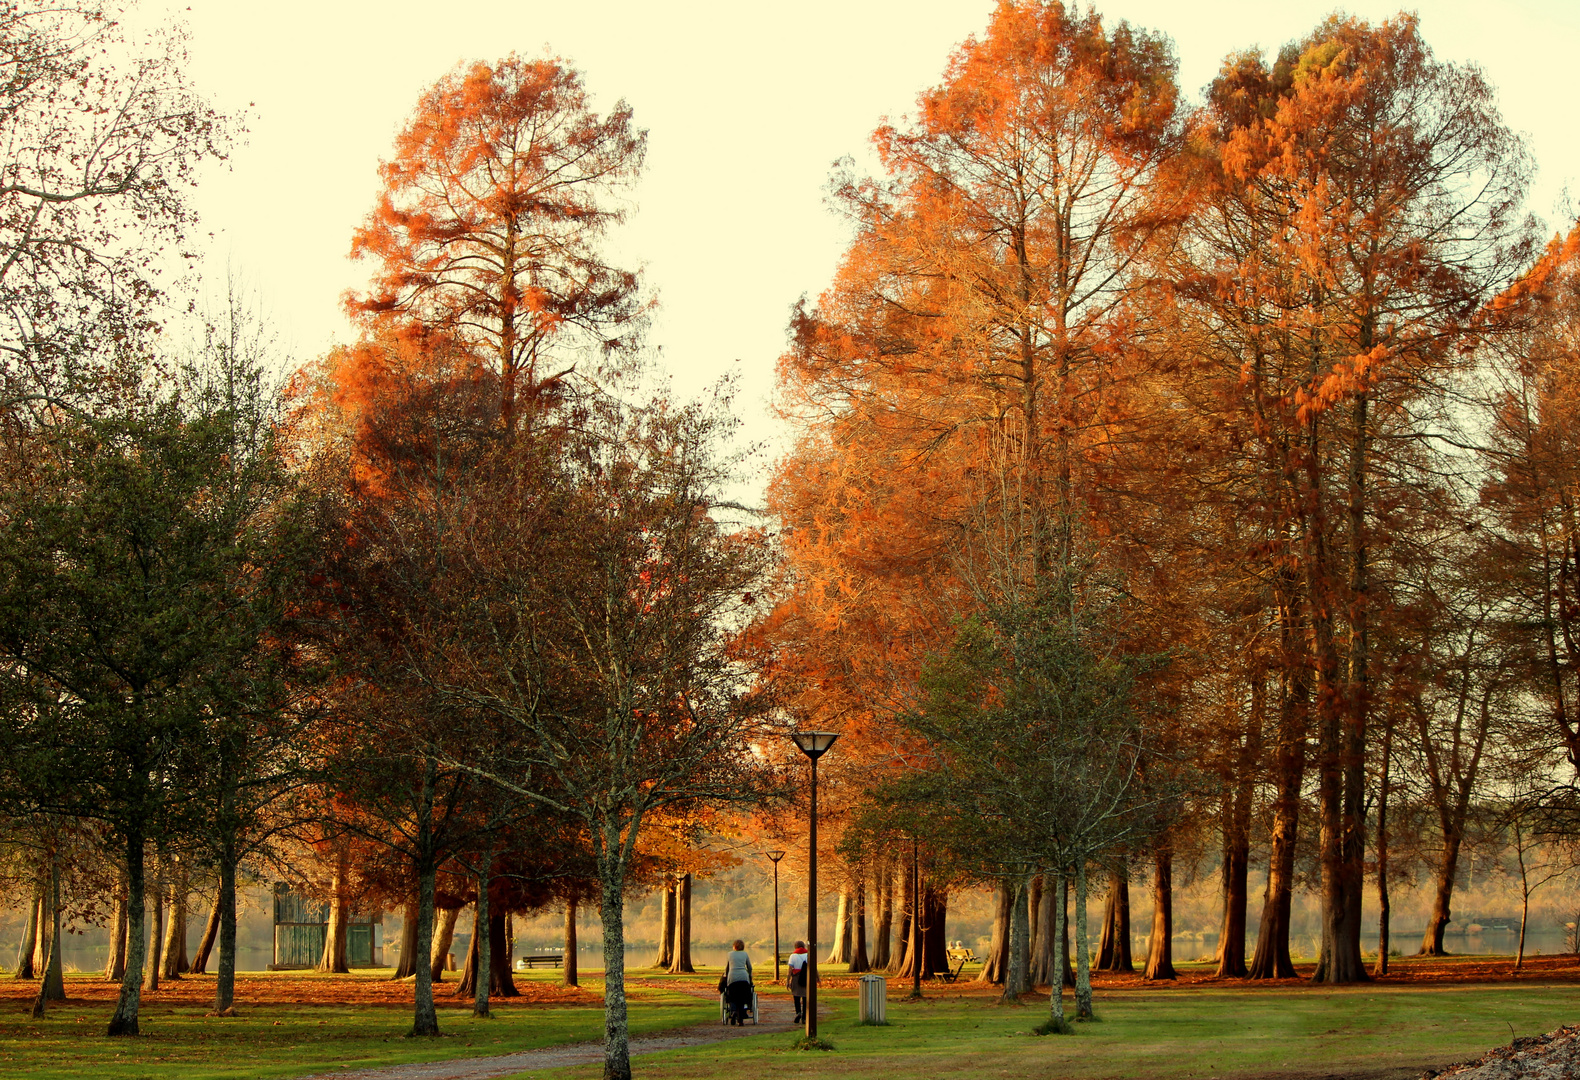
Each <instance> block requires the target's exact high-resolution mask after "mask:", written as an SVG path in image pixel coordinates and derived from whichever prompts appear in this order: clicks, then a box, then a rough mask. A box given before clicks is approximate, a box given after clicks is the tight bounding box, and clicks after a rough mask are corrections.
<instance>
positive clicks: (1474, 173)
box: [1172, 16, 1529, 982]
mask: <svg viewBox="0 0 1580 1080" xmlns="http://www.w3.org/2000/svg"><path fill="white" fill-rule="evenodd" d="M1198 131H1199V133H1200V138H1199V140H1198V143H1197V147H1198V149H1199V150H1200V153H1199V154H1198V155H1196V156H1194V157H1193V158H1192V164H1193V165H1194V164H1204V165H1205V172H1204V180H1203V187H1202V188H1201V189H1200V191H1201V202H1200V204H1199V209H1198V210H1197V211H1196V214H1195V216H1194V218H1193V221H1194V224H1193V226H1192V232H1191V236H1190V238H1189V239H1188V240H1187V241H1186V242H1184V243H1182V244H1181V245H1180V246H1178V247H1177V248H1175V249H1174V252H1173V253H1174V254H1177V255H1178V256H1179V257H1180V258H1181V259H1183V260H1184V262H1185V263H1186V264H1188V266H1186V267H1181V268H1179V269H1177V270H1176V271H1175V272H1173V274H1172V280H1173V281H1175V282H1176V283H1177V289H1178V291H1177V292H1176V293H1175V294H1174V295H1175V296H1176V297H1178V298H1180V299H1181V300H1182V301H1183V302H1184V303H1185V304H1186V306H1187V308H1188V312H1189V313H1194V314H1195V315H1199V316H1200V322H1199V323H1198V324H1197V325H1198V327H1199V329H1201V330H1203V331H1206V333H1205V335H1203V336H1200V337H1197V338H1194V340H1197V341H1199V342H1201V343H1202V346H1203V347H1202V348H1200V349H1199V351H1198V350H1197V349H1196V347H1195V346H1192V345H1191V344H1190V343H1189V340H1182V341H1181V342H1180V343H1181V345H1182V346H1184V348H1183V349H1182V352H1184V353H1185V354H1186V355H1190V354H1191V353H1192V352H1194V354H1195V355H1196V356H1199V357H1203V358H1207V357H1216V359H1215V360H1211V361H1210V362H1211V363H1215V364H1219V365H1221V370H1222V372H1223V375H1224V377H1225V378H1226V379H1227V380H1230V381H1231V382H1230V385H1233V386H1234V387H1236V388H1237V390H1236V391H1235V392H1236V393H1237V394H1238V397H1239V404H1238V405H1237V406H1233V407H1232V409H1231V414H1233V413H1234V412H1238V413H1239V415H1240V416H1242V417H1243V418H1244V424H1243V428H1242V430H1243V431H1244V432H1245V435H1246V436H1248V438H1249V441H1248V442H1246V443H1242V444H1241V445H1245V446H1249V447H1254V448H1255V450H1256V452H1257V453H1258V454H1259V455H1262V464H1261V466H1260V467H1259V469H1258V472H1259V474H1260V477H1261V479H1260V480H1259V481H1258V482H1259V483H1260V484H1261V486H1262V487H1263V488H1264V490H1265V491H1266V492H1267V496H1268V498H1269V502H1268V503H1267V505H1268V506H1269V507H1270V508H1277V509H1276V513H1275V514H1271V515H1270V516H1269V522H1270V525H1271V528H1270V529H1269V541H1268V542H1267V543H1266V544H1265V545H1264V550H1266V551H1267V552H1268V553H1269V554H1270V555H1271V556H1273V559H1274V561H1273V562H1272V564H1271V566H1270V568H1269V572H1268V575H1267V580H1268V582H1269V583H1270V584H1272V585H1275V586H1276V587H1277V591H1276V592H1275V593H1274V594H1273V595H1274V599H1275V602H1274V604H1273V607H1272V609H1273V610H1277V611H1279V612H1280V617H1279V620H1280V625H1281V626H1282V627H1283V629H1282V630H1281V631H1280V632H1281V634H1282V635H1283V636H1284V638H1285V641H1286V647H1285V648H1284V649H1283V650H1282V651H1283V655H1284V656H1285V657H1288V658H1289V660H1290V663H1289V665H1288V666H1285V667H1284V669H1283V670H1284V672H1285V673H1286V674H1285V675H1284V676H1282V677H1281V685H1280V689H1279V695H1280V697H1279V710H1280V720H1279V724H1280V730H1279V734H1278V736H1277V738H1278V751H1277V754H1278V755H1279V757H1280V759H1281V760H1282V762H1283V764H1282V765H1281V769H1283V770H1285V776H1286V777H1289V778H1293V777H1294V776H1295V774H1296V773H1297V772H1298V771H1299V770H1300V768H1301V767H1302V761H1303V758H1304V754H1305V743H1306V739H1307V737H1308V736H1309V737H1311V738H1312V739H1313V740H1314V746H1313V747H1312V750H1313V751H1314V763H1315V766H1316V770H1317V777H1318V796H1319V797H1318V806H1319V811H1320V813H1319V825H1320V834H1321V835H1320V845H1319V847H1320V851H1321V862H1322V882H1323V884H1322V890H1321V895H1322V910H1323V939H1322V940H1323V947H1322V958H1321V961H1320V963H1319V967H1318V978H1319V979H1320V980H1322V981H1334V982H1347V981H1353V980H1357V979H1362V978H1364V977H1365V972H1364V969H1363V967H1362V965H1361V962H1360V944H1359V942H1360V937H1359V935H1360V905H1361V885H1362V878H1363V857H1364V840H1365V802H1366V796H1367V790H1366V789H1367V771H1366V756H1367V755H1366V748H1367V746H1368V739H1367V735H1368V730H1369V729H1368V717H1369V715H1370V710H1371V708H1372V702H1373V699H1374V695H1375V693H1376V689H1377V688H1376V686H1375V685H1374V683H1375V681H1376V678H1377V673H1378V671H1379V669H1380V662H1379V657H1378V656H1377V655H1376V653H1375V649H1374V637H1375V635H1376V631H1377V627H1378V625H1379V622H1378V620H1379V619H1382V618H1386V617H1387V616H1386V614H1385V613H1386V611H1387V610H1388V607H1389V604H1390V597H1389V592H1388V589H1387V587H1386V583H1387V582H1388V581H1389V578H1388V577H1387V576H1386V575H1380V574H1379V573H1378V569H1379V566H1380V563H1381V562H1382V561H1386V560H1389V559H1391V558H1392V555H1391V548H1393V546H1394V545H1397V544H1398V543H1400V542H1401V538H1402V536H1404V535H1406V534H1407V528H1406V527H1404V526H1402V525H1401V524H1400V523H1398V522H1396V521H1395V520H1394V519H1393V518H1392V517H1391V516H1390V515H1391V513H1392V511H1393V508H1394V507H1396V506H1398V505H1402V504H1408V503H1410V502H1411V501H1412V500H1416V501H1419V500H1418V499H1417V495H1416V493H1417V491H1419V490H1420V489H1422V488H1429V487H1430V486H1431V485H1430V481H1429V480H1424V479H1423V478H1425V477H1426V476H1427V473H1428V471H1429V470H1428V468H1427V462H1428V459H1429V458H1430V455H1431V453H1432V452H1433V449H1434V447H1433V441H1432V437H1431V435H1432V433H1431V431H1430V429H1427V428H1426V421H1425V419H1424V418H1425V417H1427V416H1433V415H1436V414H1434V412H1433V409H1434V407H1435V404H1436V403H1440V402H1441V400H1442V397H1441V390H1442V382H1443V379H1444V377H1445V375H1446V374H1447V373H1449V372H1451V371H1452V370H1453V369H1454V368H1455V366H1456V365H1457V364H1459V363H1461V362H1462V357H1463V355H1464V352H1465V350H1466V348H1467V347H1468V346H1470V345H1471V344H1473V343H1474V341H1475V340H1476V320H1475V315H1476V312H1477V311H1478V309H1479V308H1480V305H1482V304H1483V303H1484V302H1486V301H1488V300H1490V299H1491V298H1492V297H1493V296H1494V295H1495V294H1496V292H1497V291H1498V290H1499V289H1500V288H1501V287H1502V286H1503V285H1504V284H1505V283H1506V282H1507V281H1508V280H1510V278H1511V276H1512V275H1513V273H1514V272H1515V271H1516V270H1517V269H1518V268H1519V267H1520V266H1521V265H1522V263H1523V262H1524V261H1525V259H1526V258H1527V252H1528V239H1529V234H1528V229H1527V226H1526V224H1525V223H1524V222H1523V221H1522V220H1521V219H1520V217H1519V207H1520V202H1521V199H1522V197H1523V191H1524V183H1525V176H1526V172H1527V166H1526V160H1525V156H1524V152H1523V149H1522V147H1521V146H1520V144H1519V141H1518V140H1517V139H1516V138H1515V137H1514V136H1513V135H1512V134H1511V133H1510V132H1509V131H1508V130H1507V128H1506V127H1505V126H1504V125H1503V123H1502V121H1501V118H1500V117H1499V116H1498V114H1497V111H1496V108H1495V106H1494V104H1493V102H1492V95H1491V90H1490V88H1489V87H1488V86H1487V84H1486V83H1485V81H1484V80H1483V79H1482V77H1481V76H1480V74H1479V72H1477V71H1475V70H1474V69H1469V68H1464V67H1460V66H1457V65H1453V64H1447V63H1443V62H1441V61H1438V60H1436V59H1434V58H1433V57H1432V55H1431V52H1430V50H1429V49H1428V48H1427V46H1426V44H1425V43H1424V41H1423V40H1422V39H1421V37H1420V34H1419V30H1418V26H1417V23H1416V21H1415V19H1414V18H1412V17H1407V16H1406V17H1400V18H1398V19H1395V20H1390V21H1387V22H1384V23H1381V24H1378V25H1371V24H1367V23H1364V22H1362V21H1360V20H1354V19H1349V20H1346V19H1341V18H1337V17H1335V18H1333V19H1330V20H1329V21H1327V22H1325V23H1324V24H1322V25H1321V26H1319V27H1318V28H1317V30H1316V31H1315V32H1314V33H1313V34H1312V35H1311V36H1310V37H1308V38H1306V39H1304V40H1302V41H1301V42H1298V43H1296V44H1293V45H1290V46H1288V47H1287V48H1285V49H1284V50H1283V51H1282V52H1281V53H1280V55H1279V57H1278V59H1277V61H1276V62H1275V63H1273V64H1271V65H1268V64H1266V63H1264V61H1263V59H1262V58H1261V57H1260V56H1259V55H1255V54H1245V55H1241V56H1236V57H1232V58H1231V59H1230V61H1229V62H1228V63H1227V64H1226V65H1225V68H1224V71H1223V73H1222V75H1221V76H1220V78H1219V79H1218V80H1216V81H1215V82H1214V84H1213V86H1212V89H1211V91H1210V94H1209V105H1208V110H1207V112H1206V114H1204V116H1203V120H1202V124H1201V126H1200V127H1199V128H1198ZM1233 396H1234V394H1230V395H1228V396H1227V397H1226V400H1231V399H1232V398H1233ZM1407 519H1409V515H1407ZM1307 716H1309V718H1310V720H1309V725H1307V724H1305V723H1303V722H1302V721H1301V718H1303V717H1307ZM1288 790H1289V791H1291V792H1293V791H1295V790H1298V789H1297V788H1296V787H1295V786H1294V785H1293V784H1290V785H1289V786H1288ZM1291 815H1292V808H1291ZM1292 825H1293V820H1292V816H1289V817H1288V818H1287V819H1286V820H1285V821H1283V822H1282V827H1283V828H1284V829H1285V830H1286V835H1287V832H1288V831H1289V830H1290V829H1292ZM1284 849H1285V852H1287V851H1288V850H1289V848H1288V841H1287V840H1286V841H1285V842H1284ZM1277 854H1278V853H1275V863H1277V861H1278V860H1277V858H1276V856H1277ZM1284 857H1285V858H1287V854H1286V855H1285V856H1284ZM1275 872H1279V873H1281V865H1280V867H1279V868H1278V869H1277V870H1276V871H1275ZM1271 899H1272V894H1270V902H1271ZM1281 902H1282V901H1281ZM1274 914H1275V920H1274V921H1269V920H1267V919H1266V918H1265V917H1264V923H1263V925H1264V928H1267V927H1268V926H1270V925H1276V912H1275V913H1274ZM1260 960H1261V958H1260V957H1259V958H1258V961H1254V962H1253V965H1252V967H1253V969H1258V968H1260V967H1261V966H1262V965H1261V962H1260Z"/></svg>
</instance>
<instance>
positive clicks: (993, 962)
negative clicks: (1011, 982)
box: [977, 879, 1031, 983]
mask: <svg viewBox="0 0 1580 1080" xmlns="http://www.w3.org/2000/svg"><path fill="white" fill-rule="evenodd" d="M1025 889H1026V884H1025V883H1024V882H1022V883H1021V884H1020V885H1019V886H1018V889H1017V887H1016V886H1012V885H1010V884H1009V882H1008V881H1007V880H1003V879H1001V880H1000V881H999V883H998V884H997V885H995V886H993V936H992V940H991V941H990V942H989V943H988V951H987V955H986V956H984V957H983V958H982V973H981V974H980V975H978V976H977V981H978V982H986V983H1002V982H1004V981H1005V979H1006V977H1007V976H1008V974H1009V964H1010V959H1009V958H1010V938H1011V937H1012V936H1013V930H1012V929H1011V927H1010V920H1011V919H1013V918H1014V914H1013V912H1014V909H1015V898H1016V896H1017V895H1018V894H1019V893H1020V892H1024V891H1025ZM1027 923H1028V926H1027V932H1028V933H1029V932H1030V929H1031V927H1030V925H1029V923H1030V920H1029V919H1028V920H1027Z"/></svg>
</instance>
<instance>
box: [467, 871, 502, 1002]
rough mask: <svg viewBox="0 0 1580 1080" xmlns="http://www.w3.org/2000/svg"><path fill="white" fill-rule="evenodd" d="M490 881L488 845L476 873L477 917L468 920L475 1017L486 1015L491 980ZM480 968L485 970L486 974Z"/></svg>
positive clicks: (491, 877)
mask: <svg viewBox="0 0 1580 1080" xmlns="http://www.w3.org/2000/svg"><path fill="white" fill-rule="evenodd" d="M493 883H494V852H493V849H492V848H489V849H488V850H487V851H485V852H484V853H483V869H482V872H481V873H479V874H478V875H477V917H476V918H475V919H474V920H473V924H472V949H471V953H472V960H471V961H469V962H468V965H467V966H468V967H469V968H470V969H471V972H472V978H473V986H472V991H473V993H472V1015H473V1016H476V1017H486V1016H488V1015H489V1011H488V992H489V990H490V989H492V984H493V982H494V948H493V946H494V942H493V936H494V933H493V931H494V925H493V921H492V918H491V913H490V912H489V910H488V902H489V899H490V897H489V895H488V890H489V888H490V887H492V885H493ZM501 929H503V927H501ZM483 972H487V973H488V974H487V976H486V977H485V976H484V975H483ZM463 981H464V980H463Z"/></svg>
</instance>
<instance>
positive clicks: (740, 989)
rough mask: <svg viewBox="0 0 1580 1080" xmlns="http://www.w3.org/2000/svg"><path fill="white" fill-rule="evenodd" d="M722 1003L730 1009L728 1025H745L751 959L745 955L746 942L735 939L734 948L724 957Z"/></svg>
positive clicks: (750, 996)
mask: <svg viewBox="0 0 1580 1080" xmlns="http://www.w3.org/2000/svg"><path fill="white" fill-rule="evenodd" d="M724 1001H725V1004H726V1005H728V1006H729V1009H730V1023H732V1024H734V1025H735V1026H736V1027H739V1026H740V1025H742V1024H744V1023H746V1014H747V1013H748V1012H750V1011H751V1007H752V958H751V957H750V956H747V955H746V942H744V941H742V940H741V939H740V938H736V939H735V948H734V949H733V950H731V951H730V952H729V953H728V954H726V955H725V957H724Z"/></svg>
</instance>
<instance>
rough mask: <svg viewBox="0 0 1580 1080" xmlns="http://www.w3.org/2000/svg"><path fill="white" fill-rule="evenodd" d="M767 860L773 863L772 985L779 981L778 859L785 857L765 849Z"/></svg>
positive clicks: (780, 852)
mask: <svg viewBox="0 0 1580 1080" xmlns="http://www.w3.org/2000/svg"><path fill="white" fill-rule="evenodd" d="M763 854H764V855H766V856H768V861H769V862H771V863H773V864H774V985H776V986H777V985H778V983H779V860H780V859H782V858H784V857H785V853H784V852H782V851H765V852H763Z"/></svg>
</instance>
